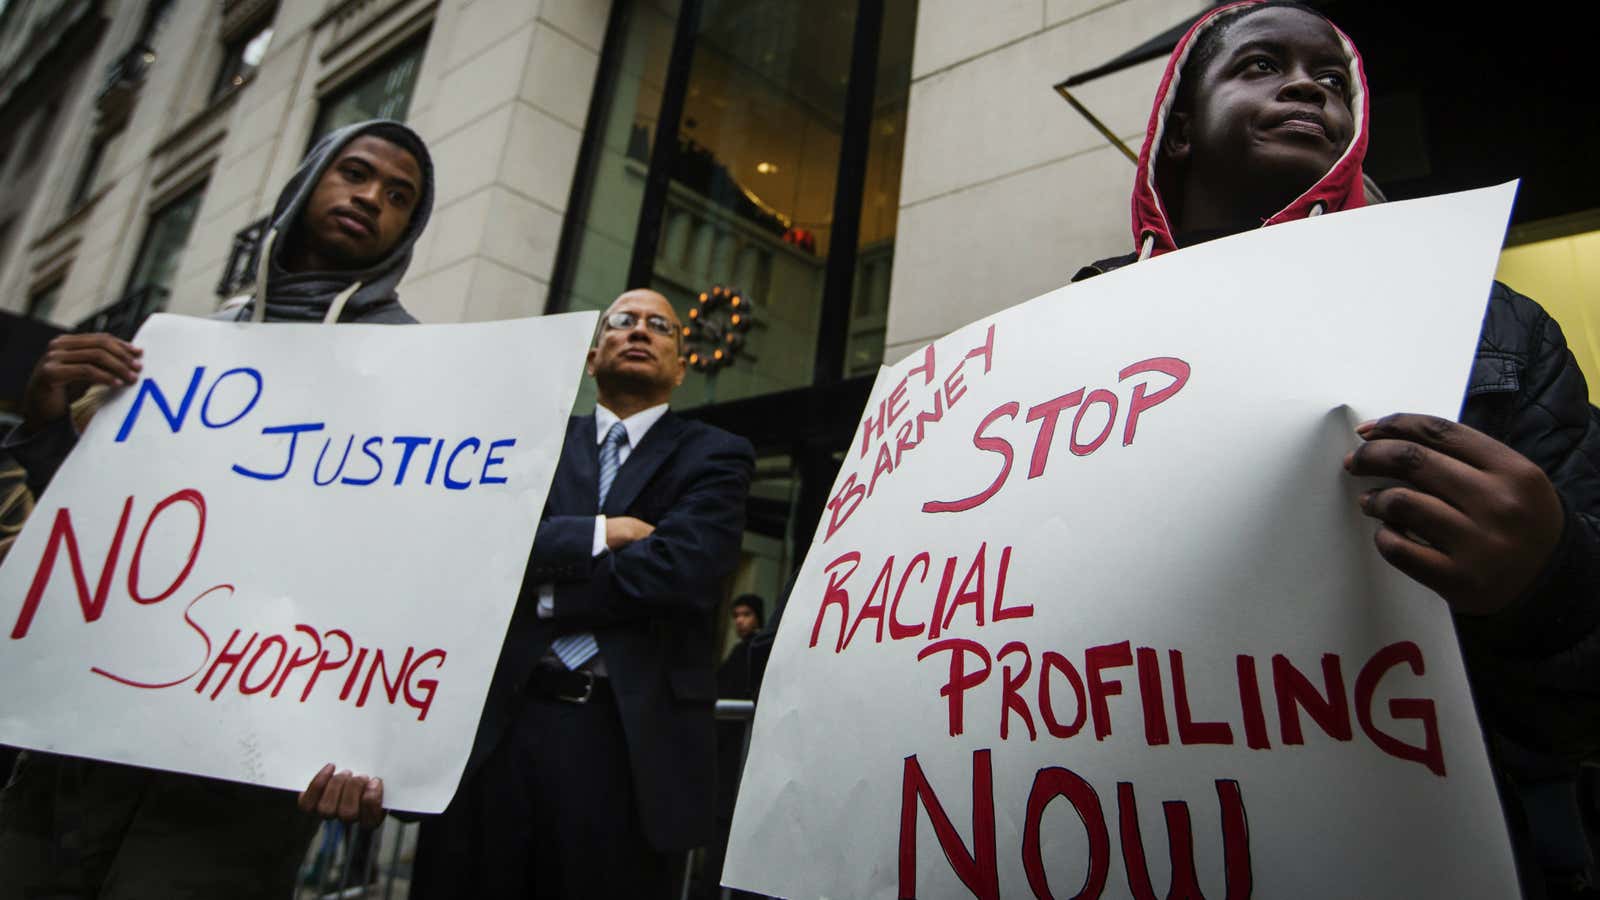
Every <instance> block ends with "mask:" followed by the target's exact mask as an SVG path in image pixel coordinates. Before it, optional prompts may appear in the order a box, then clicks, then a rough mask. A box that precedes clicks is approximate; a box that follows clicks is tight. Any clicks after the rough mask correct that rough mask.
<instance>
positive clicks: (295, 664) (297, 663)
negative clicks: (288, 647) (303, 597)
mask: <svg viewBox="0 0 1600 900" xmlns="http://www.w3.org/2000/svg"><path fill="white" fill-rule="evenodd" d="M294 630H295V631H298V632H300V633H301V634H304V635H305V636H307V637H309V638H311V640H313V641H315V642H316V649H314V650H312V651H311V653H310V654H308V655H305V656H302V655H301V654H300V649H299V648H298V647H297V648H295V651H294V653H293V654H292V655H291V656H290V657H289V664H288V665H286V666H284V667H283V674H281V675H279V676H278V683H277V684H275V685H273V687H272V693H271V694H270V695H269V696H272V697H276V696H278V692H279V691H281V690H283V684H284V682H286V681H288V680H289V676H290V675H291V674H293V673H294V670H295V669H298V668H300V667H301V666H306V665H310V663H311V661H312V660H314V659H316V658H317V657H318V656H319V655H320V654H321V653H322V635H319V634H317V630H316V629H315V628H312V627H311V626H310V625H296V626H294ZM307 693H310V688H309V687H308V688H307ZM300 702H301V703H304V702H306V698H305V697H301V698H300Z"/></svg>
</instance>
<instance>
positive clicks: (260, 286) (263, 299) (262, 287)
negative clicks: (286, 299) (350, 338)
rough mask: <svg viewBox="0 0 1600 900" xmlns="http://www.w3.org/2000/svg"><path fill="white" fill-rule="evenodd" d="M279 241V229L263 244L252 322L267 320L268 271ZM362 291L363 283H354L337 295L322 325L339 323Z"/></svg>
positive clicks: (257, 274)
mask: <svg viewBox="0 0 1600 900" xmlns="http://www.w3.org/2000/svg"><path fill="white" fill-rule="evenodd" d="M277 240H278V229H276V228H274V229H272V230H270V231H268V232H267V236H266V238H265V239H264V240H263V241H262V242H261V261H260V262H259V263H257V264H256V295H255V297H254V298H253V299H252V301H251V302H252V304H253V306H252V308H251V310H250V321H252V322H265V321H266V320H267V271H268V269H269V268H270V267H271V266H272V245H273V244H274V243H276V242H277ZM359 290H361V282H359V281H353V282H351V283H350V286H349V287H347V288H345V289H344V290H342V291H340V292H339V293H337V294H335V295H334V297H333V302H332V303H329V304H328V312H327V314H326V315H324V316H323V317H322V324H324V325H333V324H335V323H337V322H338V321H339V316H340V314H341V313H343V312H344V305H345V304H346V303H348V302H349V301H350V298H351V297H353V296H355V293H356V291H359Z"/></svg>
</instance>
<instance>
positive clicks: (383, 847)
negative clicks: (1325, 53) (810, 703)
mask: <svg viewBox="0 0 1600 900" xmlns="http://www.w3.org/2000/svg"><path fill="white" fill-rule="evenodd" d="M754 716H755V702H754V701H751V700H718V701H717V706H716V717H717V719H718V720H719V721H723V722H743V723H744V729H743V730H744V736H743V744H742V746H741V747H740V750H739V762H740V765H741V766H742V765H743V764H744V758H745V755H746V754H748V753H749V752H750V722H751V719H752V718H753V717H754ZM420 828H421V825H420V823H417V822H401V821H399V820H397V819H394V818H393V817H390V818H388V819H385V820H384V822H383V824H381V825H379V826H378V827H377V828H372V829H368V828H359V827H356V828H352V827H346V826H344V825H343V824H342V823H338V822H325V823H323V825H322V827H321V828H320V829H319V830H318V831H317V836H316V839H315V840H313V841H312V842H311V847H310V849H309V850H308V852H307V853H306V857H305V861H304V863H302V865H301V883H300V885H299V886H298V887H297V888H296V890H295V894H294V900H353V898H364V900H379V898H381V900H405V898H407V897H408V896H410V893H411V866H412V862H413V860H414V858H415V854H416V848H417V832H418V830H419V829H420ZM693 871H694V851H690V852H689V854H687V855H686V856H685V858H684V867H683V881H682V884H681V890H680V894H679V896H680V898H683V900H687V898H688V897H689V891H690V879H691V876H692V874H693ZM730 894H731V892H730V891H729V889H728V888H722V889H721V894H720V896H721V897H723V898H727V897H729V896H730Z"/></svg>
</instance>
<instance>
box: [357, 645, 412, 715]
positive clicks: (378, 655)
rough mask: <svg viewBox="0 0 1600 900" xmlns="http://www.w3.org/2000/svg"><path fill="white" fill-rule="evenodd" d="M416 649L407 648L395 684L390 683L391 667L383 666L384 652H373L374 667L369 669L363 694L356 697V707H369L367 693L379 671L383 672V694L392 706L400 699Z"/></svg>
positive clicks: (362, 688) (395, 677)
mask: <svg viewBox="0 0 1600 900" xmlns="http://www.w3.org/2000/svg"><path fill="white" fill-rule="evenodd" d="M414 649H415V648H414V647H407V648H406V655H405V656H404V657H403V658H402V659H401V660H400V671H398V672H396V673H395V676H394V682H393V683H392V684H391V683H390V682H389V667H388V666H385V665H384V664H383V651H382V650H374V651H372V667H371V668H369V669H367V680H366V681H364V682H362V684H361V694H360V695H359V696H357V697H356V706H366V705H367V692H368V691H370V690H372V676H373V674H374V673H376V672H377V671H378V670H379V669H382V670H383V693H384V695H385V696H387V697H388V698H389V702H390V703H391V704H392V703H394V701H395V700H397V699H399V697H400V686H401V685H402V684H403V683H404V682H405V676H406V673H407V672H409V671H411V653H412V651H413V650H414Z"/></svg>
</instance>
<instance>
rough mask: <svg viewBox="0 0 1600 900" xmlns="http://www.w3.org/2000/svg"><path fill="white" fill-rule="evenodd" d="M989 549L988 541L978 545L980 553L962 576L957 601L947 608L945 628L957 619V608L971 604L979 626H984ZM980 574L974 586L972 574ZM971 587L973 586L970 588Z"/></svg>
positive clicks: (947, 629)
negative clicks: (985, 572) (984, 593)
mask: <svg viewBox="0 0 1600 900" xmlns="http://www.w3.org/2000/svg"><path fill="white" fill-rule="evenodd" d="M988 549H989V544H988V543H987V542H985V543H982V544H979V545H978V555H977V557H976V558H975V559H973V560H972V565H970V566H968V567H967V574H966V575H964V576H962V578H961V589H960V590H958V591H956V599H955V602H954V603H952V604H950V606H949V607H948V608H947V609H946V610H945V613H944V630H945V631H949V630H950V623H951V622H952V621H954V620H955V617H956V610H957V609H960V608H961V607H962V606H966V605H970V606H971V607H972V614H973V616H974V617H975V618H976V620H977V623H978V624H977V627H979V628H982V627H983V557H984V553H985V551H987V550H988ZM973 575H977V576H978V584H977V586H976V587H973V586H972V576H973ZM969 588H971V589H970V590H969Z"/></svg>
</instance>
